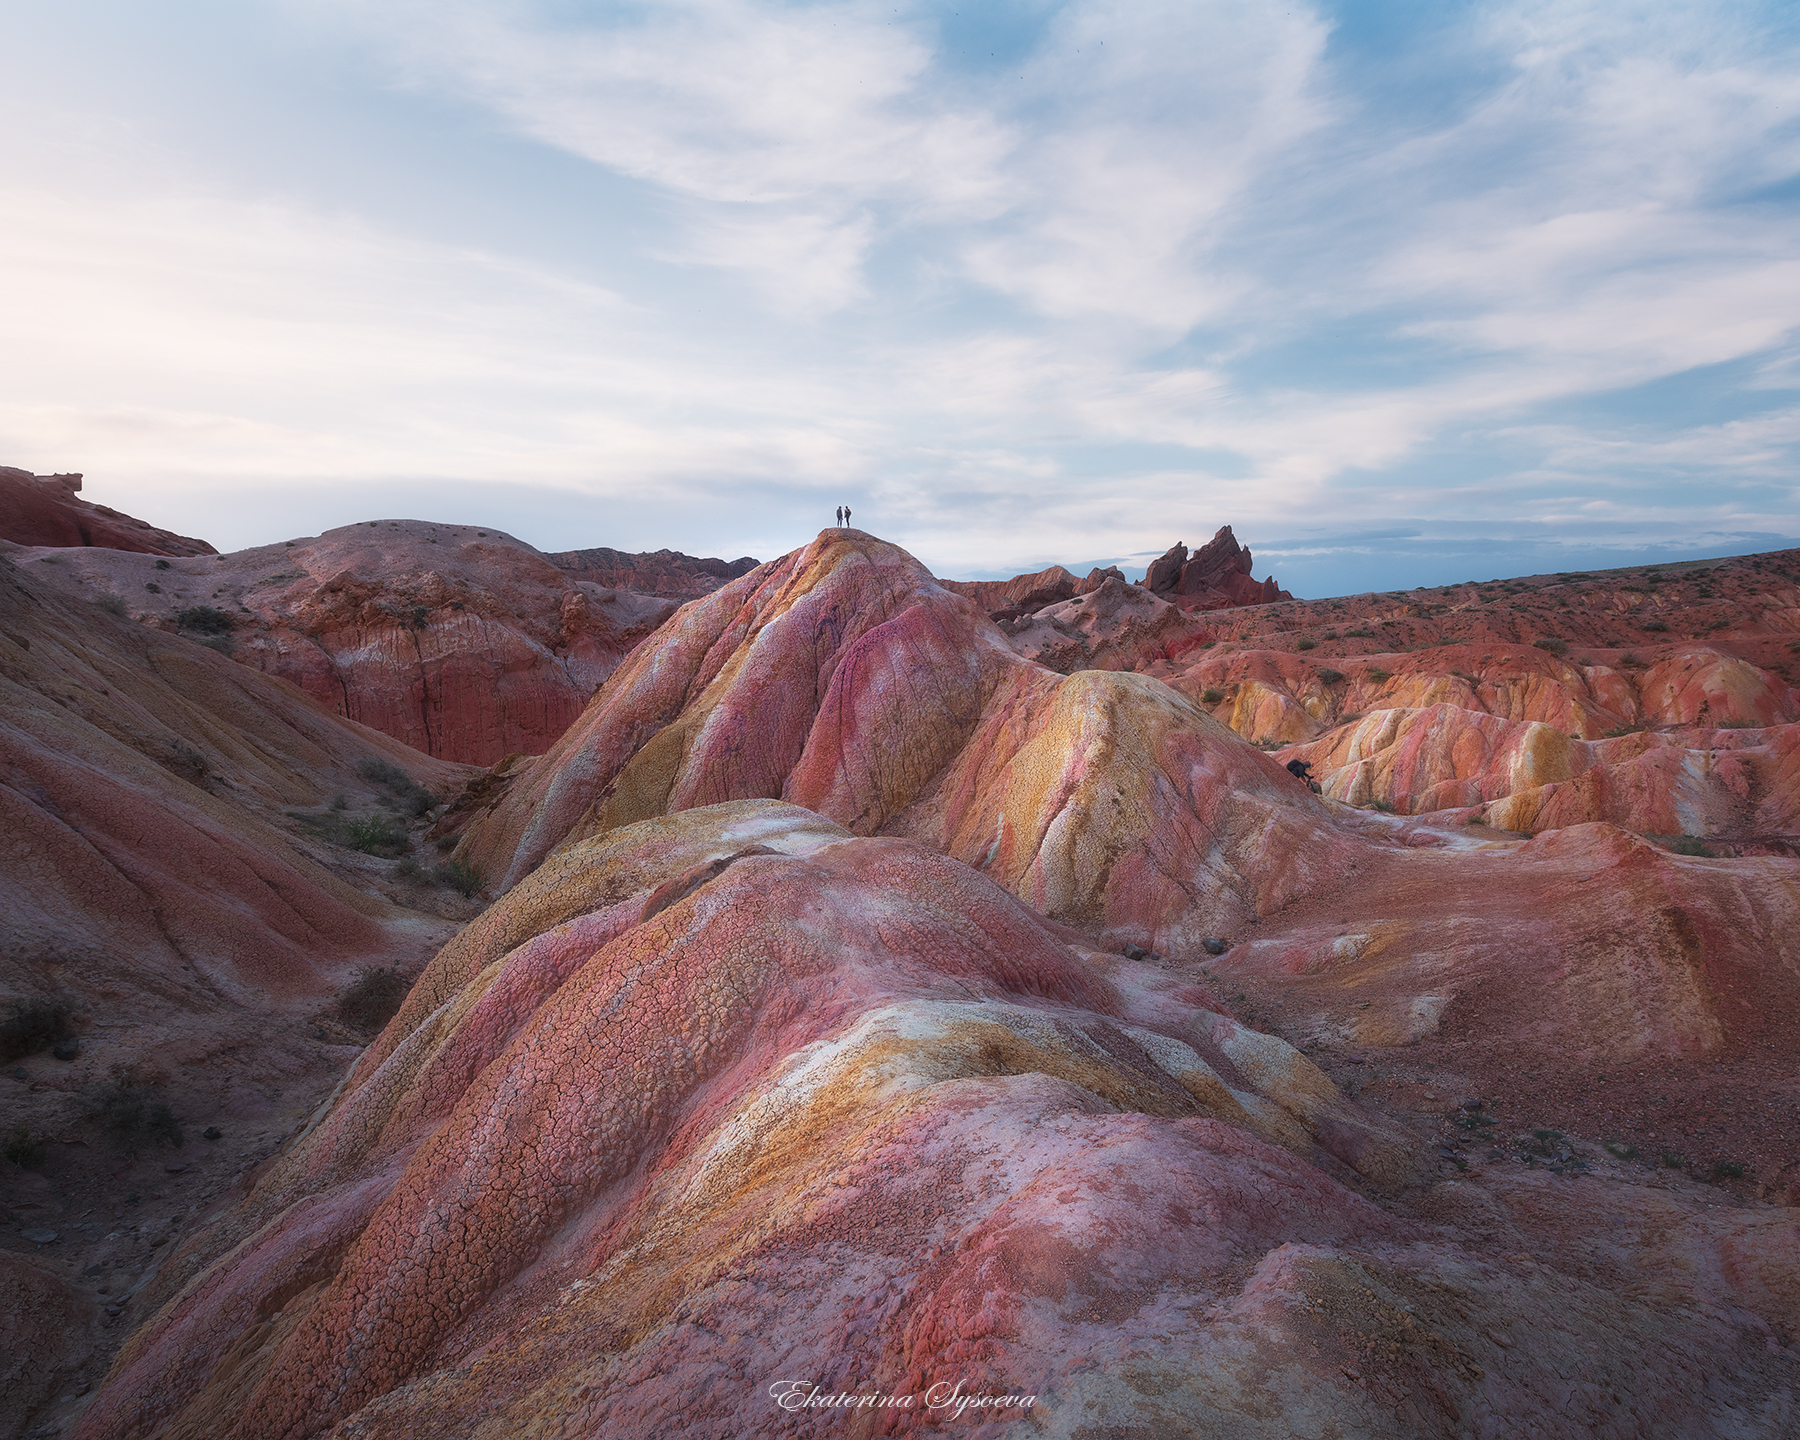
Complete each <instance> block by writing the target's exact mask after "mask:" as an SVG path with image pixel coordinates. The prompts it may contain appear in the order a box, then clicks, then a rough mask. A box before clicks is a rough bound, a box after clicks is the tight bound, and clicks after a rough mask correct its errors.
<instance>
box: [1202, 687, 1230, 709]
mask: <svg viewBox="0 0 1800 1440" xmlns="http://www.w3.org/2000/svg"><path fill="white" fill-rule="evenodd" d="M1224 698H1225V692H1224V691H1223V690H1217V689H1214V688H1213V687H1212V686H1210V685H1209V686H1207V687H1206V689H1204V690H1202V691H1201V692H1200V703H1201V704H1202V705H1217V704H1218V703H1219V702H1220V701H1221V700H1223V699H1224Z"/></svg>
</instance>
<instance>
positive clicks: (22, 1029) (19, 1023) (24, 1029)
mask: <svg viewBox="0 0 1800 1440" xmlns="http://www.w3.org/2000/svg"><path fill="white" fill-rule="evenodd" d="M71 1013H72V1012H71V1010H70V1007H69V1005H68V1003H67V1002H66V1001H62V1000H53V999H47V998H45V997H43V996H41V995H40V996H33V997H32V998H31V999H29V1000H14V1001H13V1002H12V1003H11V1004H9V1005H8V1006H7V1007H6V1018H5V1019H3V1020H0V1059H4V1060H16V1059H17V1058H18V1057H19V1056H21V1055H35V1054H37V1053H38V1051H40V1050H48V1049H49V1048H50V1047H51V1046H52V1045H54V1044H55V1043H56V1042H57V1041H58V1040H61V1039H62V1038H63V1037H64V1036H66V1035H67V1034H68V1033H69V1018H70V1015H71Z"/></svg>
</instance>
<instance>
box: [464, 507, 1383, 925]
mask: <svg viewBox="0 0 1800 1440" xmlns="http://www.w3.org/2000/svg"><path fill="white" fill-rule="evenodd" d="M752 797H766V798H783V799H787V800H790V801H792V802H793V803H795V804H798V805H803V806H805V807H807V808H809V809H812V810H816V811H817V812H818V813H820V814H822V815H826V816H828V817H830V818H831V819H832V820H834V821H836V822H837V823H839V824H841V825H843V826H845V827H846V828H847V829H849V830H851V831H852V832H854V833H857V834H865V835H867V834H903V835H910V836H913V837H915V838H919V839H922V840H924V841H926V843H928V844H930V845H932V846H933V847H934V848H938V849H942V850H943V851H945V852H946V853H948V854H951V855H954V856H956V857H957V858H959V859H962V860H965V861H967V862H968V863H969V864H971V865H975V866H976V867H978V868H980V869H982V870H984V871H986V872H987V873H989V874H991V875H992V876H994V878H996V879H998V880H999V881H1000V882H1001V883H1002V884H1004V885H1006V886H1007V887H1008V888H1009V889H1011V890H1013V892H1014V893H1015V894H1018V895H1020V896H1022V897H1024V898H1026V899H1028V900H1029V901H1030V903H1031V904H1033V905H1034V906H1036V907H1037V908H1038V909H1039V910H1041V911H1042V912H1043V913H1044V914H1046V915H1049V916H1052V917H1054V918H1057V919H1061V920H1066V921H1068V922H1069V923H1072V924H1076V925H1079V926H1081V927H1083V928H1086V929H1088V930H1092V931H1099V932H1102V933H1106V934H1109V935H1116V936H1117V937H1119V938H1121V939H1126V940H1131V941H1135V942H1137V943H1140V944H1144V945H1147V946H1151V947H1153V948H1156V949H1159V950H1165V951H1169V952H1171V953H1175V954H1185V953H1190V952H1193V951H1194V950H1195V949H1196V947H1197V946H1198V943H1199V941H1200V939H1201V938H1203V937H1204V936H1206V935H1210V934H1214V933H1217V932H1218V930H1219V929H1220V928H1222V927H1225V926H1229V925H1232V924H1236V923H1239V922H1241V921H1243V920H1245V919H1247V918H1250V917H1253V916H1254V915H1255V914H1257V913H1259V912H1262V911H1266V910H1268V909H1271V908H1275V907H1278V906H1279V905H1281V904H1284V903H1286V899H1287V898H1289V897H1291V895H1292V894H1293V893H1295V892H1296V890H1297V889H1298V888H1300V887H1303V886H1304V885H1305V884H1306V883H1307V878H1308V876H1309V875H1312V874H1315V873H1319V872H1320V871H1321V870H1323V869H1328V868H1330V867H1332V866H1334V865H1336V864H1338V863H1339V862H1340V861H1341V858H1342V857H1341V855H1337V854H1336V853H1335V850H1334V847H1340V848H1341V846H1343V845H1348V844H1349V843H1350V842H1348V841H1345V840H1343V839H1342V837H1338V836H1336V835H1335V832H1334V831H1333V828H1332V826H1331V825H1330V822H1329V820H1328V818H1327V816H1326V814H1325V812H1324V810H1323V809H1322V807H1320V806H1319V805H1318V804H1317V803H1316V802H1314V801H1313V799H1312V797H1311V796H1309V795H1308V794H1307V793H1306V792H1305V791H1304V789H1303V788H1301V787H1299V786H1296V785H1295V783H1294V782H1293V780H1292V778H1291V777H1289V776H1288V775H1286V774H1285V773H1284V772H1283V771H1282V770H1281V769H1280V768H1279V767H1277V766H1275V765H1273V764H1271V763H1270V762H1269V761H1268V760H1267V759H1266V758H1265V757H1263V756H1262V755H1260V754H1258V753H1257V752H1256V751H1255V750H1253V749H1251V748H1250V747H1249V746H1247V745H1245V744H1243V743H1242V742H1241V741H1240V740H1238V739H1237V738H1236V737H1235V736H1233V735H1231V734H1230V733H1229V732H1228V731H1226V730H1225V729H1224V728H1223V727H1221V726H1219V725H1218V724H1217V723H1216V722H1214V721H1213V720H1211V719H1210V718H1209V717H1207V716H1206V715H1204V714H1203V713H1202V712H1201V711H1200V710H1199V709H1198V708H1197V707H1196V706H1195V705H1194V704H1193V703H1192V702H1190V701H1188V700H1186V699H1184V698H1183V697H1182V696H1180V695H1178V694H1177V693H1175V692H1174V691H1172V690H1170V689H1168V688H1167V687H1166V686H1164V685H1162V684H1161V683H1159V682H1157V681H1154V680H1148V679H1145V678H1144V677H1141V676H1135V675H1128V674H1120V673H1116V672H1101V671H1086V672H1082V673H1079V674H1077V675H1074V676H1062V675H1058V674H1056V673H1055V672H1053V671H1049V670H1045V669H1044V668H1042V667H1040V666H1038V665H1034V664H1031V663H1030V662H1028V661H1026V660H1024V659H1022V658H1021V657H1020V656H1018V655H1017V654H1016V653H1014V652H1013V650H1012V649H1011V648H1010V647H1009V646H1008V645H1007V644H1006V642H1005V639H1004V637H1003V636H1002V635H1001V634H1000V632H999V630H998V629H996V628H995V626H994V625H993V624H992V623H991V622H990V621H989V620H988V619H987V618H986V616H984V615H983V614H982V613H981V612H980V610H979V609H978V608H977V607H976V606H975V605H974V604H973V603H972V602H971V601H969V600H967V599H966V598H964V597H962V596H959V595H954V594H951V593H950V592H948V591H946V590H945V589H943V588H942V587H941V586H939V585H938V584H937V583H936V581H934V580H933V579H932V577H931V576H930V575H929V574H928V573H927V572H926V571H925V569H924V568H923V567H922V566H921V565H919V563H918V562H917V561H916V560H914V559H913V558H912V557H911V556H910V555H907V554H906V553H905V552H904V551H903V550H900V549H898V548H897V547H895V546H892V545H888V544H886V543H884V542H882V541H880V540H877V539H875V538H873V537H871V536H868V535H864V534H862V533H861V532H859V531H853V530H828V531H825V532H824V533H822V534H821V535H820V537H819V538H818V539H817V540H816V541H814V542H813V543H812V544H811V545H809V546H808V547H806V549H804V550H801V551H796V552H795V553H793V554H791V555H788V556H786V557H784V558H783V559H781V560H777V561H772V562H770V564H768V565H765V566H763V567H761V568H760V569H758V570H756V571H754V572H752V573H751V574H749V575H746V576H744V577H742V578H741V579H739V580H736V581H734V582H732V583H731V584H730V585H727V586H725V587H724V588H722V589H720V590H719V591H717V592H715V593H714V594H713V595H711V596H709V597H707V598H706V599H704V600H700V601H696V602H694V603H693V604H691V605H688V606H687V607H685V608H684V609H683V610H682V611H681V612H680V614H679V615H677V616H676V617H675V618H674V619H673V620H671V621H670V622H669V623H668V624H667V625H666V626H665V627H664V628H663V630H661V631H660V632H658V634H657V636H656V638H655V641H654V642H653V643H652V644H651V645H648V646H646V647H644V648H643V649H641V650H639V651H638V652H637V653H636V654H634V655H633V656H632V657H631V659H630V660H629V661H627V662H626V663H625V664H624V665H623V666H622V667H621V668H620V669H619V671H618V672H617V673H615V675H614V676H613V677H612V678H611V679H610V680H608V682H607V683H606V685H605V686H603V687H602V689H601V690H600V691H599V693H598V694H596V696H595V698H594V701H593V703H592V704H591V705H590V706H589V707H588V710H587V712H586V713H585V714H584V715H583V716H582V717H581V719H580V720H579V721H578V722H577V723H576V724H575V725H573V726H572V727H570V729H569V731H568V732H567V733H566V734H565V735H564V736H563V737H562V739H561V740H559V741H558V742H557V744H556V745H555V746H554V747H552V748H551V750H550V751H549V752H548V753H547V754H546V755H545V756H544V757H543V758H542V759H540V760H539V761H537V762H536V763H535V764H534V765H533V766H532V767H530V769H529V770H527V771H526V772H524V774H523V775H522V776H520V778H518V779H516V780H515V781H513V783H512V785H511V787H510V789H509V790H508V791H507V792H506V793H505V794H504V796H503V797H502V798H500V799H499V800H498V801H497V803H496V804H495V805H494V807H493V809H492V811H491V813H489V814H487V815H485V816H483V817H481V818H479V819H478V820H477V821H476V822H475V824H474V825H473V826H472V827H471V828H470V831H469V835H468V838H467V839H466V840H465V842H464V844H463V848H462V850H461V851H459V853H460V854H463V855H465V856H467V857H469V858H471V859H472V860H473V861H474V863H476V864H477V865H479V866H480V867H482V868H483V869H485V870H487V871H489V872H490V873H492V874H496V875H503V876H504V877H505V881H504V883H506V884H512V883H515V882H516V881H517V880H518V879H519V878H520V877H521V876H523V875H525V874H527V873H528V872H529V871H530V870H531V869H532V867H533V866H535V865H537V864H538V863H539V862H540V861H541V860H542V859H543V857H544V856H546V855H548V854H550V853H551V852H552V851H553V850H554V848H555V847H556V846H558V845H560V844H564V843H566V842H568V841H571V840H575V839H580V838H582V837H585V836H590V835H597V834H604V833H606V832H607V831H608V830H610V829H612V828H614V827H616V826H619V825H624V824H630V823H632V822H634V821H637V820H640V819H643V818H645V817H648V816H652V815H657V814H661V813H664V812H666V811H675V810H681V809H686V808H689V807H692V806H696V805H705V804H711V803H715V802H719V801H723V800H733V799H747V798H752Z"/></svg>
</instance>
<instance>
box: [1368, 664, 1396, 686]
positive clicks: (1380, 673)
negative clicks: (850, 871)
mask: <svg viewBox="0 0 1800 1440" xmlns="http://www.w3.org/2000/svg"><path fill="white" fill-rule="evenodd" d="M1363 674H1365V675H1367V676H1368V677H1369V679H1371V680H1373V681H1374V682H1375V683H1376V684H1377V685H1385V684H1387V682H1388V681H1390V680H1392V679H1393V678H1394V677H1393V674H1392V673H1391V672H1390V671H1387V670H1383V669H1382V668H1381V667H1380V666H1379V665H1371V666H1370V667H1369V668H1368V669H1367V670H1365V671H1363Z"/></svg>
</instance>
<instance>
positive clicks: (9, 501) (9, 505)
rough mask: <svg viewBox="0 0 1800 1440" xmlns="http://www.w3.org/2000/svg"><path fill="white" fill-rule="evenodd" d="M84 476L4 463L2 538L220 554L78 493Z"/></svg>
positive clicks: (0, 468)
mask: <svg viewBox="0 0 1800 1440" xmlns="http://www.w3.org/2000/svg"><path fill="white" fill-rule="evenodd" d="M81 478H82V477H81V476H79V475H33V474H32V473H31V472H30V471H29V470H20V469H18V468H17V467H15V466H12V465H0V540H10V541H11V542H12V543H13V544H15V545H58V546H70V545H99V546H104V547H106V548H107V549H111V550H132V551H136V552H138V553H139V554H146V555H216V554H218V553H219V552H218V551H216V550H214V549H213V547H212V546H210V545H208V544H207V543H206V542H205V541H204V540H193V539H190V538H188V537H187V536H185V535H174V534H171V533H170V532H169V531H167V530H158V529H157V528H156V527H155V526H153V525H149V524H146V523H145V522H144V521H142V520H135V519H133V518H132V517H131V516H129V515H122V514H120V513H119V512H118V511H117V510H114V509H111V508H110V507H108V506H105V505H94V504H91V503H89V502H88V501H86V500H81V499H78V498H77V497H76V493H75V492H76V491H78V490H80V489H81Z"/></svg>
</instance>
